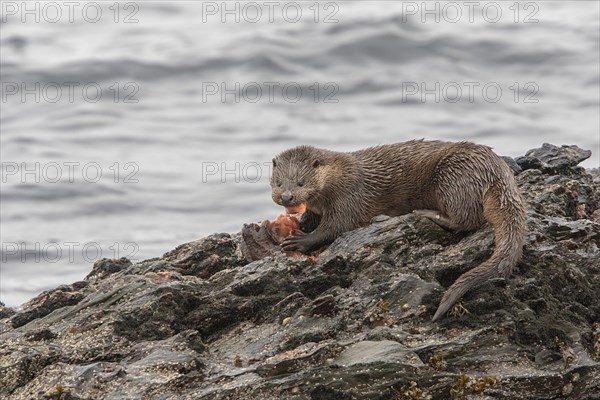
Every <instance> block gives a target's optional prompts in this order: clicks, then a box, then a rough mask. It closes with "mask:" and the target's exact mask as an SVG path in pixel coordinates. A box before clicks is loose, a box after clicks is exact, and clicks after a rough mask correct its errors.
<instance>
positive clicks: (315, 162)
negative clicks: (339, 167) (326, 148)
mask: <svg viewBox="0 0 600 400" xmlns="http://www.w3.org/2000/svg"><path fill="white" fill-rule="evenodd" d="M323 164H324V162H323V160H321V159H319V158H317V159H316V160H315V161H313V163H312V166H313V168H317V167H319V166H321V165H323Z"/></svg>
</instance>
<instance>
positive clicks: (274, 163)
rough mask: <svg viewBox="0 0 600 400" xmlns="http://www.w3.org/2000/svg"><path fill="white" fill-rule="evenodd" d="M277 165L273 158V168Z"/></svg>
mask: <svg viewBox="0 0 600 400" xmlns="http://www.w3.org/2000/svg"><path fill="white" fill-rule="evenodd" d="M276 166H277V161H275V159H273V168H275V167H276Z"/></svg>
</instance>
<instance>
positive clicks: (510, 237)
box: [433, 177, 526, 321]
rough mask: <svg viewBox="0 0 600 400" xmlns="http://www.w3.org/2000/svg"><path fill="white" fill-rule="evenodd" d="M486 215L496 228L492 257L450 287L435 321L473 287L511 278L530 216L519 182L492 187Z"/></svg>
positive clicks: (519, 256) (487, 195)
mask: <svg viewBox="0 0 600 400" xmlns="http://www.w3.org/2000/svg"><path fill="white" fill-rule="evenodd" d="M511 178H512V177H511ZM483 214H484V216H485V218H486V219H487V220H488V222H490V224H492V226H493V228H494V235H495V241H496V249H495V250H494V253H493V254H492V256H491V257H490V259H489V260H487V261H485V262H483V263H482V264H481V265H479V266H477V267H476V268H474V269H472V270H470V271H468V272H465V273H464V274H462V275H461V276H460V277H459V278H458V279H457V280H456V282H454V283H453V284H452V286H450V287H449V288H448V290H446V293H444V297H442V301H441V302H440V305H439V307H438V309H437V311H436V312H435V315H434V316H433V321H436V320H438V319H440V318H441V317H442V316H443V315H444V314H445V313H446V312H447V311H448V310H449V309H450V307H452V306H453V305H454V303H456V302H457V301H458V300H459V299H460V298H461V297H462V296H463V295H464V294H465V293H466V292H468V291H469V290H471V289H473V288H475V287H477V286H479V285H481V284H483V283H485V282H486V281H489V280H490V279H494V278H508V277H509V276H510V274H511V272H512V269H513V267H514V266H515V264H516V263H517V261H519V259H520V258H521V255H522V252H523V243H524V241H525V227H526V216H525V205H524V203H523V199H522V198H521V195H520V194H519V192H518V189H517V187H516V185H515V184H514V183H513V184H512V185H510V184H505V183H504V182H501V183H500V185H498V186H495V187H491V188H490V189H488V191H487V192H486V193H485V195H484V198H483Z"/></svg>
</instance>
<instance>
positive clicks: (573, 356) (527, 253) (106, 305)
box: [0, 144, 600, 400]
mask: <svg viewBox="0 0 600 400" xmlns="http://www.w3.org/2000/svg"><path fill="white" fill-rule="evenodd" d="M589 156H590V152H589V151H586V150H582V149H579V148H578V147H576V146H562V147H557V146H553V145H548V144H545V145H544V146H542V147H541V148H539V149H534V150H530V151H529V152H527V153H526V155H524V156H523V157H517V158H516V159H514V160H513V159H510V158H505V159H506V161H507V163H508V164H509V165H510V166H511V168H512V169H513V170H514V171H515V174H516V179H517V182H518V184H519V186H520V188H521V190H522V192H523V195H524V197H525V198H526V200H527V202H528V206H529V209H528V233H527V240H526V245H525V249H524V256H523V259H522V260H521V261H520V262H519V263H518V265H517V267H516V268H515V271H514V273H513V276H512V277H511V278H510V279H509V280H507V281H504V280H497V281H494V282H490V283H488V284H486V285H484V286H482V287H480V288H479V289H477V290H474V291H472V292H471V293H467V295H466V296H465V297H464V298H463V300H462V301H461V302H460V303H459V305H457V306H456V307H454V308H453V310H452V311H451V312H450V315H448V316H447V317H446V318H444V319H443V320H441V321H439V322H436V323H432V322H431V317H432V315H433V313H434V311H435V309H436V308H437V305H438V302H439V300H440V298H441V296H442V293H443V291H444V288H445V287H448V286H449V285H450V284H451V283H452V282H453V281H454V280H455V279H456V278H457V277H458V276H459V275H460V274H462V273H463V272H465V271H467V270H469V269H471V268H473V267H475V266H476V265H478V264H479V263H481V262H482V261H483V260H485V259H487V258H488V257H489V256H490V254H491V252H492V249H493V246H494V240H493V233H492V230H491V228H490V227H489V226H486V227H484V228H482V229H481V230H479V231H478V232H476V233H473V234H460V235H458V234H453V233H450V232H447V231H445V230H443V229H441V228H440V227H438V226H437V225H435V224H434V223H432V222H431V221H429V220H427V219H426V218H423V217H418V216H415V215H413V214H408V215H405V216H402V217H395V218H389V217H385V216H380V217H377V218H375V219H374V220H373V223H372V224H371V225H369V226H366V227H364V228H361V229H357V230H355V231H352V232H348V233H346V234H344V235H343V236H342V237H340V238H338V240H336V241H335V242H334V243H333V244H332V245H331V246H330V247H329V248H328V249H327V250H325V251H324V252H323V253H321V254H320V255H319V256H318V257H316V258H314V257H313V258H309V257H305V256H301V257H286V256H285V255H283V254H278V255H274V256H268V257H266V258H263V259H260V260H257V261H254V262H251V263H249V262H248V261H246V260H245V258H244V257H243V256H242V253H241V250H240V246H241V242H242V236H241V234H239V233H238V234H234V235H229V234H214V235H211V236H208V237H206V238H203V239H200V240H198V241H195V242H191V243H187V244H184V245H181V246H179V247H177V248H176V249H174V250H173V251H171V252H168V253H166V254H165V255H164V256H162V257H161V258H156V259H151V260H146V261H143V262H140V263H137V264H132V263H131V262H130V261H129V260H127V259H120V260H109V259H103V260H100V261H98V262H97V263H96V264H94V267H93V270H92V271H91V272H90V274H89V275H88V276H87V277H86V278H85V279H84V280H83V281H80V282H75V283H73V284H70V285H61V286H59V287H58V288H56V289H54V290H50V291H47V292H44V293H42V294H40V295H39V296H37V297H35V298H34V299H32V300H31V301H29V302H28V303H27V304H26V305H25V306H24V307H23V308H22V310H19V312H16V311H15V310H12V309H10V308H6V307H3V306H0V397H2V398H11V399H41V398H47V399H215V400H216V399H223V400H224V399H231V400H238V399H260V400H263V399H265V400H269V399H278V400H279V399H290V400H291V399H298V400H300V399H315V400H329V399H330V400H350V399H357V400H358V399H378V400H403V399H407V400H424V399H432V400H435V399H531V400H533V399H557V398H560V399H600V364H599V362H600V250H599V248H600V174H599V173H598V170H597V169H596V170H588V171H586V170H585V169H583V168H581V167H578V166H577V164H578V163H579V162H581V161H583V160H584V159H586V158H588V157H589ZM242 222H243V221H240V225H241V223H242Z"/></svg>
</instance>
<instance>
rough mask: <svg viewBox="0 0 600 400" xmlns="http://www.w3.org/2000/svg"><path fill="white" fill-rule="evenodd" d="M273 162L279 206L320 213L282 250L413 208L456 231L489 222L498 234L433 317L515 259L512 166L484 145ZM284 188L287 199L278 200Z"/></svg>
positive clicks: (387, 148) (295, 155)
mask: <svg viewBox="0 0 600 400" xmlns="http://www.w3.org/2000/svg"><path fill="white" fill-rule="evenodd" d="M273 164H274V169H273V174H272V177H271V187H272V196H273V200H274V201H275V202H276V203H278V204H280V205H284V206H292V205H296V204H299V203H306V204H307V210H308V211H311V212H313V213H315V214H318V215H320V216H321V222H320V224H319V225H318V226H317V228H316V229H315V230H314V231H313V232H311V233H308V234H306V235H302V236H296V237H292V238H289V239H287V240H286V241H285V242H284V243H283V244H282V246H283V247H284V249H285V250H288V251H289V250H299V251H303V252H308V251H311V250H313V249H315V248H317V247H319V246H322V245H323V244H328V243H331V242H332V241H333V240H335V238H337V237H338V236H339V235H340V234H342V233H343V232H346V231H349V230H352V229H355V228H357V227H360V226H363V225H365V224H368V223H369V221H370V219H371V218H372V217H374V216H376V215H380V214H386V215H390V216H396V215H403V214H407V213H410V212H413V211H415V210H416V211H415V212H416V213H417V214H420V215H425V216H427V217H430V218H432V219H433V220H434V221H435V222H437V223H439V224H440V225H442V226H444V227H446V228H450V229H454V230H457V231H474V230H476V229H478V228H479V227H480V226H481V225H482V224H483V223H484V222H485V221H488V222H489V223H490V224H491V225H492V226H493V228H494V233H495V238H496V249H495V250H494V253H493V254H492V256H491V257H490V259H489V260H487V261H485V262H483V263H482V264H481V265H479V266H477V267H476V268H474V269H472V270H471V271H468V272H466V273H464V274H463V275H461V276H460V277H459V278H458V279H457V280H456V282H455V283H454V284H452V286H450V288H448V290H447V291H446V293H445V294H444V296H443V298H442V301H441V303H440V306H439V307H438V309H437V311H436V313H435V315H434V317H433V320H434V321H435V320H437V319H439V318H440V317H442V316H443V315H444V314H445V313H446V311H447V310H448V309H449V308H450V307H451V306H452V305H453V304H454V303H455V302H456V301H458V300H459V299H460V298H461V297H462V296H463V295H464V294H465V293H466V292H467V291H469V290H470V289H472V288H474V287H476V286H478V285H480V284H482V283H484V282H486V281H488V280H490V279H493V278H499V277H501V278H507V277H508V276H509V275H510V274H511V271H512V268H513V267H514V265H515V264H516V262H517V261H518V260H519V259H520V258H521V255H522V247H523V242H524V235H525V205H524V202H523V200H522V198H521V195H520V193H519V190H518V188H517V185H516V183H515V180H514V177H513V174H512V172H511V170H510V168H509V167H508V165H507V164H506V163H505V162H504V160H502V159H501V158H500V157H499V156H498V155H496V154H495V153H494V152H493V151H492V150H491V149H490V148H489V147H487V146H482V145H478V144H474V143H470V142H457V143H454V142H442V141H424V140H412V141H409V142H403V143H396V144H389V145H382V146H377V147H371V148H367V149H363V150H359V151H355V152H350V153H341V152H334V151H329V150H324V149H318V148H315V147H311V146H299V147H295V148H292V149H289V150H286V151H284V152H283V153H281V154H280V155H278V156H277V157H276V158H275V159H273ZM299 183H300V184H302V186H299V185H298V184H299ZM283 193H287V194H288V195H289V194H291V195H292V196H293V199H292V200H291V201H287V202H284V201H282V199H281V195H282V194H283Z"/></svg>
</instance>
